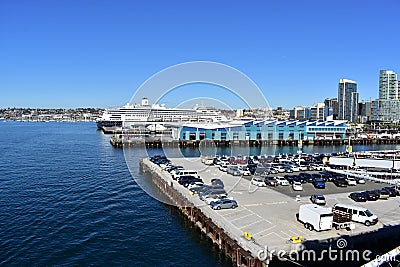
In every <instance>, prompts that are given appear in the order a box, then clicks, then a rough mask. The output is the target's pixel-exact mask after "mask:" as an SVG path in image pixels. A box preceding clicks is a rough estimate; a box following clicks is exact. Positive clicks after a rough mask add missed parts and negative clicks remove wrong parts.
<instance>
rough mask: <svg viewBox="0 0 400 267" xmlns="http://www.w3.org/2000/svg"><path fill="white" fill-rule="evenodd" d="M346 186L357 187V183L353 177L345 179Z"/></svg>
mask: <svg viewBox="0 0 400 267" xmlns="http://www.w3.org/2000/svg"><path fill="white" fill-rule="evenodd" d="M346 183H347V185H357V181H356V180H355V179H354V178H353V177H347V178H346Z"/></svg>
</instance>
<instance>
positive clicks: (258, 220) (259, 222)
mask: <svg viewBox="0 0 400 267" xmlns="http://www.w3.org/2000/svg"><path fill="white" fill-rule="evenodd" d="M262 221H263V220H258V221H255V222H252V223H249V224H247V225H244V226H241V227H238V228H239V229H243V228H246V227H249V226H250V225H253V224H256V223H260V222H262Z"/></svg>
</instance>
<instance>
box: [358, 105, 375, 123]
mask: <svg viewBox="0 0 400 267" xmlns="http://www.w3.org/2000/svg"><path fill="white" fill-rule="evenodd" d="M371 105H372V101H371V100H362V101H361V102H360V103H358V121H359V122H361V123H366V122H367V121H369V120H371V115H372V114H371V113H372V106H371Z"/></svg>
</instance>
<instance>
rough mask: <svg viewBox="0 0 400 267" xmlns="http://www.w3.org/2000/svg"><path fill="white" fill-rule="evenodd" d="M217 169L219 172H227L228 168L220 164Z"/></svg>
mask: <svg viewBox="0 0 400 267" xmlns="http://www.w3.org/2000/svg"><path fill="white" fill-rule="evenodd" d="M218 169H219V170H220V171H223V172H227V171H228V166H227V165H224V164H221V165H219V167H218Z"/></svg>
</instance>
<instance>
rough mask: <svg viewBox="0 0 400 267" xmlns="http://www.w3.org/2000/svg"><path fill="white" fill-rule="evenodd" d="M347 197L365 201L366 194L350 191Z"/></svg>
mask: <svg viewBox="0 0 400 267" xmlns="http://www.w3.org/2000/svg"><path fill="white" fill-rule="evenodd" d="M349 198H351V199H352V200H354V201H356V202H366V201H367V198H366V196H365V195H364V194H362V193H360V192H353V193H351V194H350V195H349Z"/></svg>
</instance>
